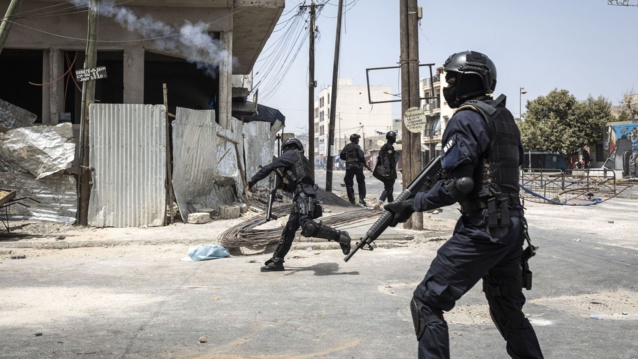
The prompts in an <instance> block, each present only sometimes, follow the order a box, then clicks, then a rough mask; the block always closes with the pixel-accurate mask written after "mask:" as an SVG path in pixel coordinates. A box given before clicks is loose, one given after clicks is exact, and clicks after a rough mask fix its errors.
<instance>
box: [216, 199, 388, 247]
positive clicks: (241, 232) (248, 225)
mask: <svg viewBox="0 0 638 359" xmlns="http://www.w3.org/2000/svg"><path fill="white" fill-rule="evenodd" d="M291 208H292V204H284V205H281V206H277V207H273V210H272V212H273V214H274V215H275V216H277V217H278V218H279V217H283V216H285V215H287V214H289V213H290V210H291ZM381 213H382V211H380V210H372V209H365V208H362V209H357V210H353V211H345V212H343V213H338V214H333V215H330V216H324V217H321V218H318V219H316V221H317V222H319V221H321V222H322V223H324V224H326V225H329V226H331V227H339V226H340V225H343V224H347V223H354V222H357V221H359V220H363V219H368V218H370V217H371V216H377V215H380V214H381ZM264 223H266V219H265V218H264V217H263V216H260V217H254V218H251V219H248V220H246V221H244V222H242V223H240V224H238V225H236V226H234V227H231V228H229V229H227V230H226V231H224V233H222V234H221V235H220V236H219V238H218V239H219V243H220V244H221V245H222V246H223V247H225V248H239V247H253V246H263V245H267V244H270V243H276V242H277V241H279V237H280V236H281V231H282V228H281V227H278V228H268V229H256V228H255V227H258V226H260V225H262V224H264Z"/></svg>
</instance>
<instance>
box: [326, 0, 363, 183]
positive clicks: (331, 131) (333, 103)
mask: <svg viewBox="0 0 638 359" xmlns="http://www.w3.org/2000/svg"><path fill="white" fill-rule="evenodd" d="M342 13H343V0H339V11H338V13H337V14H338V15H337V36H336V39H335V58H334V65H333V68H332V94H331V95H330V123H329V124H328V143H327V144H326V146H328V151H327V153H328V156H327V157H328V161H327V162H326V166H327V169H326V191H328V192H332V168H333V167H334V158H333V156H332V148H333V147H334V146H333V145H332V144H333V143H334V141H335V116H336V114H337V84H338V77H339V47H340V44H341V14H342ZM364 142H365V141H364Z"/></svg>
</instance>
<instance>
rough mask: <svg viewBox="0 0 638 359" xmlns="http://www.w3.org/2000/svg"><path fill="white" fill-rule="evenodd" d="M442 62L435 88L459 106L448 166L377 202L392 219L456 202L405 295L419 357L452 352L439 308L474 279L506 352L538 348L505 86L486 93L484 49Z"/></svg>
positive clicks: (490, 86)
mask: <svg viewBox="0 0 638 359" xmlns="http://www.w3.org/2000/svg"><path fill="white" fill-rule="evenodd" d="M444 70H445V73H446V75H445V79H446V81H447V86H446V87H445V88H444V89H443V95H444V97H445V100H446V101H447V103H448V105H449V106H450V107H451V108H457V111H456V112H455V114H454V116H452V118H451V119H450V121H449V123H448V125H447V127H446V128H445V132H444V133H443V138H442V144H443V151H442V154H441V166H442V169H443V170H444V171H445V173H446V176H445V178H442V179H441V180H439V181H437V182H436V183H435V184H433V186H432V187H431V188H430V189H429V190H428V191H424V192H419V193H417V194H416V195H415V197H414V198H413V199H412V200H407V201H404V202H396V203H391V204H388V205H386V206H385V208H386V209H387V210H388V211H390V212H392V213H393V214H394V218H393V225H396V223H398V222H401V221H405V220H406V219H407V218H409V215H411V214H412V213H413V212H414V211H427V210H431V209H435V208H439V207H442V206H447V205H451V204H454V203H456V202H459V203H460V204H461V212H462V215H461V217H460V218H459V220H458V222H457V225H456V227H455V229H454V233H453V235H452V237H451V238H450V239H449V240H448V241H447V242H446V243H445V244H444V245H443V246H442V247H441V248H440V249H439V250H438V252H437V256H436V258H435V259H434V260H433V261H432V264H431V265H430V268H429V270H428V272H427V273H426V275H425V278H424V279H423V281H422V282H421V283H420V284H419V285H418V286H417V288H416V290H415V291H414V296H413V298H412V302H411V304H410V309H411V310H412V317H413V320H414V326H415V330H416V334H417V340H418V341H419V358H449V357H450V348H449V335H448V326H447V322H446V321H445V319H444V318H443V312H447V311H449V310H451V309H452V308H453V307H454V305H455V303H456V301H457V300H459V299H460V298H461V297H462V296H463V295H464V294H465V293H466V292H467V291H468V290H470V289H471V288H472V287H473V286H474V285H475V284H476V283H477V282H478V281H479V280H480V279H483V291H484V292H485V297H486V299H487V302H488V304H489V308H490V314H491V317H492V320H493V321H494V324H495V325H496V327H497V328H498V330H499V332H500V333H501V335H502V336H503V338H504V339H505V341H506V350H507V353H508V354H509V355H510V357H512V358H543V354H542V352H541V348H540V345H539V343H538V339H537V338H536V333H535V332H534V328H532V325H531V324H530V322H529V320H527V318H526V317H525V314H523V311H522V308H523V304H524V303H525V296H524V295H523V291H522V287H523V286H525V287H526V289H531V272H530V271H529V270H528V267H527V259H528V256H526V255H523V252H524V251H523V245H524V242H525V240H526V239H527V240H529V236H528V235H527V222H526V220H525V217H524V216H523V207H522V206H521V202H520V199H519V166H520V165H522V163H523V146H522V144H521V136H520V132H519V130H518V127H517V126H516V123H515V122H514V117H513V116H512V114H511V113H510V112H509V111H508V110H507V109H506V108H505V96H503V95H501V96H500V97H498V98H497V99H493V98H492V97H491V94H492V92H493V91H494V88H495V87H496V67H495V66H494V63H493V62H492V61H491V60H490V59H489V58H488V57H487V56H485V55H483V54H481V53H479V52H474V51H466V52H460V53H456V54H453V55H452V56H450V57H449V58H448V59H447V60H446V61H445V63H444ZM528 243H529V242H528ZM529 244H530V245H531V243H529ZM531 248H532V251H533V249H534V247H531ZM529 250H530V246H528V247H527V249H525V254H527V252H528V251H529ZM522 258H523V259H522Z"/></svg>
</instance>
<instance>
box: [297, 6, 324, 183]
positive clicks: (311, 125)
mask: <svg viewBox="0 0 638 359" xmlns="http://www.w3.org/2000/svg"><path fill="white" fill-rule="evenodd" d="M322 7H323V5H317V4H315V1H314V0H312V3H311V4H310V5H301V6H299V8H300V9H306V8H308V9H310V32H309V36H310V44H309V46H308V58H309V64H308V160H309V161H310V171H311V172H312V176H313V177H314V175H315V87H317V81H315V16H316V15H317V10H316V9H317V8H322Z"/></svg>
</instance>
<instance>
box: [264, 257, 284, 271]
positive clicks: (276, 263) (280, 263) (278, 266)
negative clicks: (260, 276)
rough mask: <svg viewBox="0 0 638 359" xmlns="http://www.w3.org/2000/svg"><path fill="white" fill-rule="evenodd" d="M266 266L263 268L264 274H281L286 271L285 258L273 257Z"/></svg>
mask: <svg viewBox="0 0 638 359" xmlns="http://www.w3.org/2000/svg"><path fill="white" fill-rule="evenodd" d="M264 264H265V266H263V267H261V271H262V272H281V271H283V270H284V260H283V258H277V257H273V258H271V259H269V260H267V261H266V263H264Z"/></svg>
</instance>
